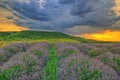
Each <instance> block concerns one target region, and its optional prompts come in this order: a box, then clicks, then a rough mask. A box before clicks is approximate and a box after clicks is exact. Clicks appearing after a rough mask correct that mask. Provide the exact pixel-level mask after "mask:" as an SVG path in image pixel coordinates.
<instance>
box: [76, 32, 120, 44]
mask: <svg viewBox="0 0 120 80" xmlns="http://www.w3.org/2000/svg"><path fill="white" fill-rule="evenodd" d="M75 36H78V37H82V38H86V39H93V40H98V41H113V42H114V41H115V42H120V31H112V30H105V31H103V32H100V33H92V34H89V33H85V34H82V35H75Z"/></svg>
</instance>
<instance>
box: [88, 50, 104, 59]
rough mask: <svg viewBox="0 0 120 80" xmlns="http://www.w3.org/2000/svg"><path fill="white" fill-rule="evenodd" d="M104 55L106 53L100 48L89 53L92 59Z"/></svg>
mask: <svg viewBox="0 0 120 80" xmlns="http://www.w3.org/2000/svg"><path fill="white" fill-rule="evenodd" d="M103 53H105V51H104V50H103V49H100V48H94V49H91V50H90V51H88V55H89V56H90V57H96V56H99V55H101V54H103Z"/></svg>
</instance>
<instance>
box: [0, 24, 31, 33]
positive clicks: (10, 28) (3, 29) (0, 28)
mask: <svg viewBox="0 0 120 80" xmlns="http://www.w3.org/2000/svg"><path fill="white" fill-rule="evenodd" d="M22 30H29V29H28V28H25V27H20V26H17V25H15V24H9V25H7V24H6V25H5V24H0V32H7V31H10V32H12V31H22Z"/></svg>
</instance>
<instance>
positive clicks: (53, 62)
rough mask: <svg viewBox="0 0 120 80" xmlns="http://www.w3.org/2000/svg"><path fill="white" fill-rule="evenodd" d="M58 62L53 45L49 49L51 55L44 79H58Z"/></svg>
mask: <svg viewBox="0 0 120 80" xmlns="http://www.w3.org/2000/svg"><path fill="white" fill-rule="evenodd" d="M57 64H58V59H57V55H56V51H55V49H54V47H53V45H52V46H51V47H50V49H49V57H48V62H47V64H46V66H45V67H44V76H43V80H56V79H57Z"/></svg>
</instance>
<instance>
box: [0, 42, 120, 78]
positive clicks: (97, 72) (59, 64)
mask: <svg viewBox="0 0 120 80" xmlns="http://www.w3.org/2000/svg"><path fill="white" fill-rule="evenodd" d="M0 80H120V43H46V42H33V43H28V42H16V43H11V44H8V45H4V46H3V47H1V48H0Z"/></svg>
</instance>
